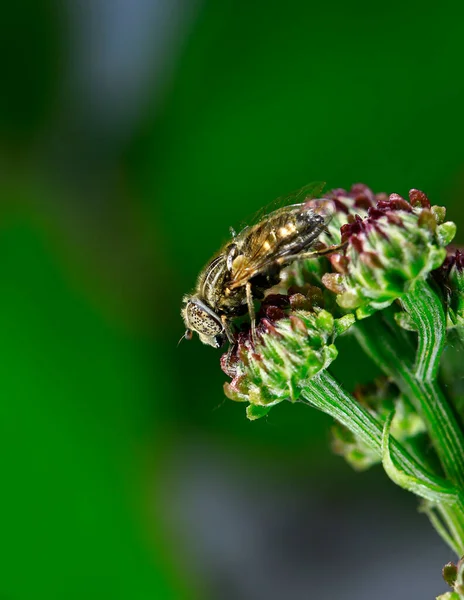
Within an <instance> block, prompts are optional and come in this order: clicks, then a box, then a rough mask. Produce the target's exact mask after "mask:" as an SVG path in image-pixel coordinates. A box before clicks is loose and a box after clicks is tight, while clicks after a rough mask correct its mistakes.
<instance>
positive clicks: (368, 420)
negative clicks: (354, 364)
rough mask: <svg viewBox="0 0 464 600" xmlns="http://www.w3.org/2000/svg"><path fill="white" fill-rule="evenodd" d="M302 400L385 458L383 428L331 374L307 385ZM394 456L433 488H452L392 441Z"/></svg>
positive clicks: (317, 377) (306, 383) (315, 378)
mask: <svg viewBox="0 0 464 600" xmlns="http://www.w3.org/2000/svg"><path fill="white" fill-rule="evenodd" d="M302 397H303V399H304V400H305V401H306V402H308V403H309V404H311V405H312V406H314V407H316V408H318V409H319V410H321V411H323V412H325V413H326V414H328V415H330V416H331V417H333V418H334V419H335V420H336V421H338V422H339V423H341V424H342V425H344V426H345V427H347V428H348V429H349V430H350V431H351V432H352V433H353V434H354V435H355V436H357V437H358V438H359V439H360V440H361V441H363V442H364V443H365V444H367V445H368V446H369V447H370V448H371V449H372V450H373V451H374V452H375V453H376V454H377V455H378V456H379V458H382V435H383V427H382V425H381V424H380V423H379V422H378V421H377V420H376V419H375V418H374V417H373V416H372V415H371V414H370V413H369V412H368V411H367V410H366V409H365V408H363V407H362V406H361V405H360V404H359V402H357V401H356V400H355V398H353V396H351V395H350V394H348V393H347V392H346V391H345V390H344V389H343V388H342V387H341V386H340V385H339V384H338V383H337V382H336V381H335V379H334V378H333V377H332V376H331V375H330V374H329V373H328V372H327V371H322V372H320V373H319V374H318V375H316V376H315V377H313V378H312V379H311V380H310V381H309V382H305V385H304V387H302ZM391 453H392V456H393V458H394V459H395V460H396V461H397V462H398V463H399V464H400V465H401V467H402V469H404V471H405V472H406V473H407V474H408V475H411V476H414V477H417V478H419V479H421V480H422V481H424V483H428V484H430V485H434V486H437V485H439V486H442V487H444V488H446V487H449V484H448V483H447V482H446V481H445V480H442V479H440V478H438V477H436V476H434V475H431V474H430V473H428V472H427V471H426V470H425V469H424V468H423V467H422V465H420V464H419V463H418V462H416V460H414V459H413V458H412V457H411V455H410V454H409V453H408V452H407V451H406V450H405V449H404V447H403V446H402V445H401V444H400V443H398V442H397V441H396V440H395V439H392V440H391Z"/></svg>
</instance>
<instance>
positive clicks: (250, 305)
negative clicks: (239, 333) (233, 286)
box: [245, 281, 257, 345]
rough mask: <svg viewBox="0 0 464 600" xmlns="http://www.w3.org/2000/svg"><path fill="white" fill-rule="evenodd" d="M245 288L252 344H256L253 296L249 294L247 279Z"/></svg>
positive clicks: (249, 288)
mask: <svg viewBox="0 0 464 600" xmlns="http://www.w3.org/2000/svg"><path fill="white" fill-rule="evenodd" d="M245 290H246V299H247V305H248V314H249V315H250V322H251V339H252V341H253V345H256V341H257V338H256V320H255V307H254V304H253V296H252V294H251V282H250V281H247V282H246V285H245Z"/></svg>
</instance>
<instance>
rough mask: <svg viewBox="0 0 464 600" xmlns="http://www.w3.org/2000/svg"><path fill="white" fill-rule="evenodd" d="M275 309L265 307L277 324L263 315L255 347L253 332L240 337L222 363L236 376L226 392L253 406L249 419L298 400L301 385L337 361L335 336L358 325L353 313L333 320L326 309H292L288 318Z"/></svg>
mask: <svg viewBox="0 0 464 600" xmlns="http://www.w3.org/2000/svg"><path fill="white" fill-rule="evenodd" d="M290 300H291V299H290ZM290 304H291V301H290ZM273 309H274V310H272V311H270V310H269V307H267V310H266V313H267V314H268V315H269V314H270V313H271V314H273V315H274V316H275V317H277V318H276V320H274V321H271V320H270V319H269V318H268V317H265V318H262V319H261V321H260V322H259V323H258V326H257V331H258V341H257V343H256V345H253V341H252V339H251V335H250V332H246V333H241V334H239V336H238V341H237V345H236V348H235V351H234V353H233V354H230V353H229V354H226V355H224V356H223V358H222V361H221V364H222V368H223V370H224V371H225V372H226V373H227V374H228V375H229V376H231V377H232V381H231V382H230V383H226V384H225V385H224V391H225V394H226V396H227V397H229V398H230V399H232V400H236V401H240V402H249V404H250V406H249V407H248V410H247V416H248V418H250V419H257V418H259V417H261V416H263V415H264V414H266V413H267V412H268V410H269V409H270V407H272V406H274V405H275V404H278V403H279V402H282V400H290V401H292V402H294V401H296V400H298V398H299V396H300V389H301V386H304V384H305V382H307V380H308V379H311V378H312V377H314V375H316V374H317V373H319V371H321V370H322V369H326V368H327V367H328V366H329V365H330V363H331V362H332V361H333V360H334V359H335V358H336V357H337V349H336V347H335V345H334V343H333V341H334V338H335V337H336V335H338V334H339V333H342V332H344V331H346V329H348V327H350V326H351V325H352V324H353V322H354V317H353V316H352V315H348V316H345V317H343V318H342V319H335V318H334V317H333V316H332V315H331V314H330V313H329V312H327V311H326V310H323V309H315V310H314V311H312V312H310V311H308V310H291V311H290V314H289V315H288V316H287V315H286V314H285V313H284V312H283V311H281V314H278V312H277V311H278V310H280V309H278V308H276V307H273Z"/></svg>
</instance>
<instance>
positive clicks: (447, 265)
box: [434, 250, 464, 328]
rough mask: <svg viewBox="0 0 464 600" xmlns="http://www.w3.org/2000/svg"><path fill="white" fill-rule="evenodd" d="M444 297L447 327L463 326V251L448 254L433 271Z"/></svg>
mask: <svg viewBox="0 0 464 600" xmlns="http://www.w3.org/2000/svg"><path fill="white" fill-rule="evenodd" d="M434 276H435V279H436V281H437V282H438V284H439V285H440V287H441V289H442V292H443V294H444V296H445V298H446V305H447V308H448V313H447V317H448V327H458V328H463V327H464V253H463V252H462V251H461V250H456V251H455V252H454V254H449V255H448V256H447V257H446V260H445V262H444V263H443V265H442V266H441V268H440V269H438V270H437V271H435V272H434Z"/></svg>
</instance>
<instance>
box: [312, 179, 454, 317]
mask: <svg viewBox="0 0 464 600" xmlns="http://www.w3.org/2000/svg"><path fill="white" fill-rule="evenodd" d="M444 218H445V209H444V208H442V207H437V206H431V205H430V202H429V200H428V198H427V197H426V196H425V194H424V193H423V192H420V191H419V190H411V191H410V192H409V202H408V201H407V200H405V199H404V198H402V197H401V196H399V195H398V194H391V195H390V196H389V198H388V199H387V200H378V201H377V202H376V204H375V206H371V207H370V208H369V209H368V211H367V216H366V217H364V218H361V216H359V215H352V214H351V215H350V216H349V219H348V222H347V223H346V224H344V225H342V227H341V241H342V243H346V247H345V250H344V253H343V254H340V255H334V256H332V257H331V262H332V266H333V268H334V270H335V271H336V273H327V274H326V275H324V276H323V283H324V285H326V287H327V288H329V289H331V290H332V291H334V292H335V293H336V294H337V302H338V304H339V305H340V306H341V307H342V308H344V309H346V310H356V311H357V312H356V314H357V317H358V318H362V317H365V316H369V314H371V313H372V312H374V311H375V310H381V309H383V308H386V307H387V306H389V305H390V304H391V303H392V302H393V301H394V300H396V299H397V298H401V296H402V295H403V294H405V293H407V292H408V291H409V290H410V289H411V288H412V286H414V283H415V282H416V281H418V280H421V279H425V278H426V277H427V276H428V274H429V273H430V272H431V271H433V270H434V269H437V268H438V267H440V266H441V265H442V263H443V261H444V260H445V257H446V249H445V246H446V245H447V244H449V243H450V242H451V240H452V239H453V237H454V234H455V232H456V226H455V225H454V223H452V222H444Z"/></svg>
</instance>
